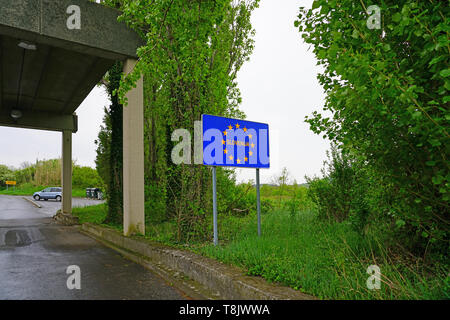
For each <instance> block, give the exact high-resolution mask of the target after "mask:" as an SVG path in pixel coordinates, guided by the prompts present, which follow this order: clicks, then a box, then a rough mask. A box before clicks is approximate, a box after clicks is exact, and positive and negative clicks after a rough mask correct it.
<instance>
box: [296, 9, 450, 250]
mask: <svg viewBox="0 0 450 320" xmlns="http://www.w3.org/2000/svg"><path fill="white" fill-rule="evenodd" d="M378 5H379V6H380V9H381V17H382V23H381V26H382V27H381V29H380V30H377V29H369V28H368V27H367V26H366V22H367V19H368V18H369V17H368V14H366V12H365V11H366V7H365V5H364V2H362V1H361V2H355V1H350V0H344V1H336V0H332V1H329V0H316V1H314V4H313V9H309V10H308V9H304V8H301V10H300V14H299V17H298V21H296V23H295V25H296V26H297V27H298V28H299V30H300V31H301V32H302V37H303V39H304V40H305V41H306V42H307V43H309V44H311V45H312V46H313V50H314V53H315V55H316V57H317V59H318V64H320V65H322V66H323V68H324V71H323V73H322V74H320V75H319V76H318V79H319V81H320V83H321V85H322V86H323V88H324V89H325V92H326V103H325V107H324V110H325V111H326V112H327V113H329V112H331V114H332V116H331V117H327V116H324V115H322V114H320V113H317V112H315V113H314V114H313V116H312V117H310V118H307V122H308V123H309V124H310V126H311V129H312V130H313V131H314V132H316V133H322V134H324V136H326V137H328V138H329V139H330V140H332V141H334V142H336V143H338V144H342V148H343V149H344V150H345V151H346V152H348V153H351V154H352V155H353V156H354V158H355V159H357V161H358V163H360V164H364V166H365V167H367V168H369V171H370V172H372V173H373V175H372V176H373V177H376V178H377V179H380V180H382V181H383V183H384V185H385V186H386V187H387V188H386V189H385V192H386V193H390V194H389V195H386V196H383V197H391V198H394V199H393V200H394V201H391V204H390V205H391V207H390V210H386V211H384V212H380V213H379V215H383V218H384V220H385V221H394V222H397V226H399V230H397V232H398V239H399V240H400V239H404V240H405V242H403V244H404V245H407V246H408V247H410V248H411V249H413V250H415V251H418V252H422V253H424V254H426V253H427V252H430V251H434V250H438V251H441V252H446V251H447V250H448V243H449V220H448V217H449V206H448V201H449V199H450V173H449V166H450V162H449V159H448V154H449V153H450V152H449V151H450V150H449V148H450V143H449V134H448V128H449V121H450V108H448V102H449V95H448V90H449V88H450V78H449V77H448V76H449V67H448V66H449V57H450V49H449V48H450V46H449V43H450V42H449V41H450V40H449V36H448V34H449V30H450V26H449V20H448V18H447V17H448V16H449V14H450V6H448V1H418V0H414V1H411V0H402V1H383V2H381V3H379V4H378ZM321 184H322V185H321V186H320V187H321V188H324V190H329V189H328V188H329V186H327V185H326V184H327V182H321ZM324 192H325V191H324ZM336 205H337V206H338V208H339V204H336ZM360 205H361V206H363V207H364V206H365V204H364V203H363V202H361V203H360Z"/></svg>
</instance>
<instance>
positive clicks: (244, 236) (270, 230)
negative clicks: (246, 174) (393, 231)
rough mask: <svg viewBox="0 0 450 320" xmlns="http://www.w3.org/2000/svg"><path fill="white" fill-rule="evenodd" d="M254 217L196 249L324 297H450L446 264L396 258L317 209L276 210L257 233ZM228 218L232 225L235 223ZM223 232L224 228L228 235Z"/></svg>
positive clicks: (373, 241) (273, 279)
mask: <svg viewBox="0 0 450 320" xmlns="http://www.w3.org/2000/svg"><path fill="white" fill-rule="evenodd" d="M255 219H256V217H254V216H253V217H251V219H246V221H245V222H244V221H241V228H239V229H237V231H236V232H235V233H234V236H233V237H232V240H231V241H229V242H225V243H222V245H220V246H218V247H214V246H213V245H211V244H208V245H204V246H199V247H197V248H195V249H194V250H195V251H197V252H199V253H201V254H203V255H206V256H208V257H211V258H214V259H217V260H220V261H222V262H224V263H228V264H232V265H237V266H240V267H242V268H244V269H245V270H247V273H248V274H249V275H257V276H262V277H263V278H265V279H267V280H268V281H271V282H279V283H281V284H284V285H287V286H290V287H292V288H294V289H297V290H300V291H302V292H305V293H308V294H311V295H314V296H316V297H319V298H325V299H448V298H449V289H450V287H449V277H448V276H447V274H448V267H447V268H444V267H438V266H434V268H433V270H426V269H424V268H423V267H419V266H414V265H413V264H410V263H408V262H406V261H401V260H395V259H393V257H392V256H390V254H388V253H387V252H385V250H384V249H383V246H382V245H381V244H380V243H378V242H377V240H376V239H372V240H369V239H367V238H363V237H362V236H360V235H359V234H358V233H356V232H354V231H353V230H352V229H351V226H350V225H348V224H344V223H339V224H338V223H325V222H320V221H318V220H317V218H316V217H315V215H314V213H313V212H301V213H298V214H297V215H295V216H291V215H290V214H288V213H287V212H284V211H277V212H272V213H270V214H266V215H264V216H263V219H262V237H261V238H259V237H258V236H257V229H256V223H255V221H256V220H255ZM227 224H228V223H227V222H226V221H224V222H223V223H222V225H221V227H222V228H225V229H228V230H233V229H234V228H235V225H236V223H235V222H234V221H232V222H230V223H229V226H227ZM224 232H225V231H222V234H223V235H224ZM369 265H378V266H379V267H380V269H381V289H380V290H369V289H368V288H367V285H366V281H367V279H368V277H369V274H367V268H368V266H369Z"/></svg>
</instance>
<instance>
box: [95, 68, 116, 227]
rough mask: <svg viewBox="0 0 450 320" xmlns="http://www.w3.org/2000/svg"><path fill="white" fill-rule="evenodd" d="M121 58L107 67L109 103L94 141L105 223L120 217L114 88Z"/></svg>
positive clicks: (106, 80) (112, 221)
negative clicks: (104, 198) (104, 199)
mask: <svg viewBox="0 0 450 320" xmlns="http://www.w3.org/2000/svg"><path fill="white" fill-rule="evenodd" d="M122 68H123V63H122V62H116V63H115V64H114V65H113V66H112V67H111V69H110V70H109V71H108V74H107V76H106V79H105V82H106V83H107V85H106V88H107V91H108V95H109V98H110V100H111V106H110V107H109V109H106V108H105V116H104V118H103V123H104V125H103V126H101V128H100V132H99V135H98V139H97V140H96V141H95V144H96V145H97V157H96V160H95V163H96V166H97V172H98V175H99V176H100V177H101V179H102V180H103V182H104V185H105V186H106V194H107V201H108V214H107V216H106V218H105V222H106V223H113V224H120V223H121V222H122V220H123V190H122V188H123V178H122V175H123V172H122V171H123V165H122V162H123V152H122V148H123V147H122V145H123V137H122V135H123V134H122V131H123V130H122V126H123V110H122V105H121V104H120V103H119V98H118V96H117V94H116V90H117V89H118V88H119V86H120V80H121V77H122Z"/></svg>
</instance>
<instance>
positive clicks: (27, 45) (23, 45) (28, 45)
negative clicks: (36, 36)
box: [18, 41, 37, 50]
mask: <svg viewBox="0 0 450 320" xmlns="http://www.w3.org/2000/svg"><path fill="white" fill-rule="evenodd" d="M18 46H19V47H21V48H23V49H25V50H36V49H37V47H36V45H35V44H33V43H27V42H25V41H21V42H20V43H19V44H18Z"/></svg>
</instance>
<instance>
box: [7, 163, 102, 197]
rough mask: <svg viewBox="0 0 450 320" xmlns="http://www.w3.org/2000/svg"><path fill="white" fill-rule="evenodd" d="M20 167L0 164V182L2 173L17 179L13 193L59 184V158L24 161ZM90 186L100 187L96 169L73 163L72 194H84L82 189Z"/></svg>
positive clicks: (100, 182) (39, 189)
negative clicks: (9, 167)
mask: <svg viewBox="0 0 450 320" xmlns="http://www.w3.org/2000/svg"><path fill="white" fill-rule="evenodd" d="M21 167H22V168H21V169H16V170H14V169H8V168H7V167H6V166H4V165H0V183H1V182H2V175H3V176H4V177H8V179H9V180H15V181H17V186H16V189H17V190H16V193H15V194H20V195H22V194H23V195H29V194H30V193H31V194H32V193H34V192H36V191H41V190H42V189H45V188H46V187H51V186H60V185H61V159H49V160H37V161H36V163H34V164H29V163H24V164H22V166H21ZM3 168H6V169H7V170H4V169H3ZM3 172H5V174H3ZM6 180H7V179H5V181H6ZM92 187H102V181H101V179H100V177H99V175H98V173H97V171H96V170H95V169H92V168H90V167H81V166H78V165H76V164H75V163H73V164H72V189H73V191H74V196H84V195H85V191H84V189H85V188H92ZM11 192H12V191H11Z"/></svg>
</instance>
